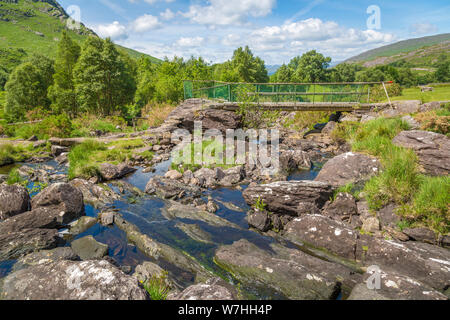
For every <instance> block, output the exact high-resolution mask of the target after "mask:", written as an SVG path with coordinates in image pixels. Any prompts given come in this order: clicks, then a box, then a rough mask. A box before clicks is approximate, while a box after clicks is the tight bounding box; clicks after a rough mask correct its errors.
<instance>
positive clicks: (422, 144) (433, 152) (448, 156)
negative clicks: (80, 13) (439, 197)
mask: <svg viewBox="0 0 450 320" xmlns="http://www.w3.org/2000/svg"><path fill="white" fill-rule="evenodd" d="M393 143H394V144H395V145H398V146H401V147H405V148H409V149H413V150H414V152H415V153H416V154H417V156H418V158H419V163H420V165H421V166H422V167H423V169H424V171H425V172H426V173H427V174H430V175H435V176H438V175H447V174H448V173H449V172H450V139H449V138H448V137H447V136H445V135H443V134H439V133H435V132H429V131H420V130H413V131H403V132H400V133H399V134H398V135H397V136H396V137H395V138H394V140H393Z"/></svg>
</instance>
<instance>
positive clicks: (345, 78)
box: [330, 63, 362, 82]
mask: <svg viewBox="0 0 450 320" xmlns="http://www.w3.org/2000/svg"><path fill="white" fill-rule="evenodd" d="M361 69H362V67H361V66H359V65H357V64H349V63H341V64H338V65H337V66H336V67H334V68H333V69H331V70H330V80H331V81H332V82H354V81H355V79H356V72H358V71H360V70H361Z"/></svg>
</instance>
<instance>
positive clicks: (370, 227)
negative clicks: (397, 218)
mask: <svg viewBox="0 0 450 320" xmlns="http://www.w3.org/2000/svg"><path fill="white" fill-rule="evenodd" d="M361 230H362V231H364V232H370V233H375V232H377V231H380V220H378V219H377V218H376V217H370V218H367V219H365V220H363V225H362V227H361Z"/></svg>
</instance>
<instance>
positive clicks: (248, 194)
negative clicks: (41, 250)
mask: <svg viewBox="0 0 450 320" xmlns="http://www.w3.org/2000/svg"><path fill="white" fill-rule="evenodd" d="M332 195H333V188H332V187H331V186H330V185H328V184H326V183H323V182H317V181H282V182H274V183H270V184H263V185H255V186H249V187H248V188H247V189H246V190H245V191H244V192H243V196H244V199H245V201H246V202H247V204H248V205H250V206H252V205H254V204H255V203H256V202H257V201H258V200H260V201H263V202H264V204H265V205H266V209H267V210H268V211H270V212H274V213H279V214H286V215H291V216H299V215H302V214H309V213H316V212H319V209H320V208H322V207H323V205H324V204H325V203H326V202H327V201H328V199H330V197H331V196H332Z"/></svg>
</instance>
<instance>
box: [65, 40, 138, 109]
mask: <svg viewBox="0 0 450 320" xmlns="http://www.w3.org/2000/svg"><path fill="white" fill-rule="evenodd" d="M122 55H123V54H120V53H119V52H118V51H117V49H116V47H115V46H114V44H113V43H112V42H111V40H110V39H106V40H102V39H100V38H96V37H90V38H88V39H87V40H86V42H85V44H84V46H83V48H82V51H81V55H80V58H79V59H78V62H77V64H76V66H75V69H74V83H75V92H76V95H77V102H78V103H79V105H80V106H81V107H82V109H83V110H85V111H90V112H96V113H100V114H103V115H110V114H111V113H112V112H114V111H116V110H118V109H119V107H120V106H123V105H127V104H129V103H131V102H132V101H133V98H134V93H135V91H136V84H135V80H134V79H133V74H132V72H130V70H127V63H126V62H125V61H124V59H123V57H122Z"/></svg>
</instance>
